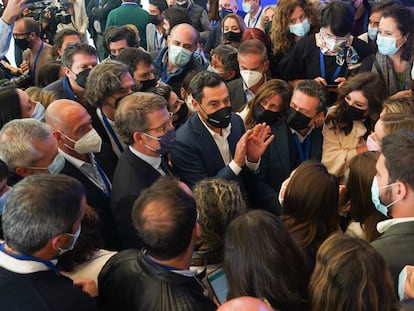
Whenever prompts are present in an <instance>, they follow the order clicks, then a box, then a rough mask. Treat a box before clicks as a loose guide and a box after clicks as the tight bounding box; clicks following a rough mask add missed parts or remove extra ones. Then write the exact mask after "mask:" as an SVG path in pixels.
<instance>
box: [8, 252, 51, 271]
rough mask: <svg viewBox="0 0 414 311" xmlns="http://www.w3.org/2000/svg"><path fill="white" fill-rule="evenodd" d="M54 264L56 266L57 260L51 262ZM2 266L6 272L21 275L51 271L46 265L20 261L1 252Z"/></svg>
mask: <svg viewBox="0 0 414 311" xmlns="http://www.w3.org/2000/svg"><path fill="white" fill-rule="evenodd" d="M51 262H52V263H53V264H56V262H57V260H56V259H54V260H51ZM0 266H1V267H3V268H4V269H6V270H9V271H11V272H14V273H19V274H28V273H34V272H39V271H48V270H50V269H49V267H47V266H46V265H45V264H43V263H41V262H37V261H31V260H20V259H17V258H14V257H12V256H9V255H8V254H7V253H3V252H0Z"/></svg>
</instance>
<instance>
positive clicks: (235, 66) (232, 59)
mask: <svg viewBox="0 0 414 311" xmlns="http://www.w3.org/2000/svg"><path fill="white" fill-rule="evenodd" d="M213 55H217V57H218V59H219V60H220V61H221V62H222V63H223V67H224V70H226V71H233V70H234V71H236V76H237V75H238V73H239V62H238V61H237V49H236V48H234V47H232V46H231V45H230V44H220V45H218V46H217V47H215V48H214V50H213Z"/></svg>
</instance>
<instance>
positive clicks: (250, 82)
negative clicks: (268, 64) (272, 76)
mask: <svg viewBox="0 0 414 311" xmlns="http://www.w3.org/2000/svg"><path fill="white" fill-rule="evenodd" d="M240 75H241V77H242V79H243V81H244V83H245V84H246V86H247V88H249V89H250V88H251V87H253V86H255V85H256V84H257V83H259V81H260V79H261V78H262V76H263V74H262V73H261V72H259V71H255V70H241V71H240Z"/></svg>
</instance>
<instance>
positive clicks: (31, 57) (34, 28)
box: [13, 17, 53, 85]
mask: <svg viewBox="0 0 414 311" xmlns="http://www.w3.org/2000/svg"><path fill="white" fill-rule="evenodd" d="M13 38H14V42H15V43H16V45H17V46H18V47H19V48H21V49H22V51H24V52H23V62H22V64H21V65H20V71H21V72H22V73H26V72H29V73H30V76H31V78H32V83H33V84H34V85H38V75H39V70H40V68H42V66H43V65H45V64H47V63H48V62H49V61H51V60H53V47H52V46H51V45H49V44H47V43H45V42H43V41H42V39H41V38H40V26H39V25H38V23H37V22H36V21H35V20H34V19H33V18H31V17H25V18H22V19H19V20H17V21H16V24H15V26H14V30H13Z"/></svg>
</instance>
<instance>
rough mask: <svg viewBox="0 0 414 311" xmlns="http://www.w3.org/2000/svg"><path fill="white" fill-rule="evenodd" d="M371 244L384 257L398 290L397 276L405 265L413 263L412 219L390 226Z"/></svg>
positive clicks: (413, 226)
mask: <svg viewBox="0 0 414 311" xmlns="http://www.w3.org/2000/svg"><path fill="white" fill-rule="evenodd" d="M371 245H372V246H373V247H374V248H375V249H376V250H377V251H378V252H379V253H380V254H381V255H382V257H384V259H385V261H386V263H387V264H388V266H389V268H390V270H391V274H392V277H393V279H394V289H395V292H396V293H397V292H398V276H399V274H400V272H401V270H402V268H404V266H405V265H413V264H414V221H409V222H404V223H399V224H395V225H393V226H391V227H390V228H389V229H388V230H387V231H385V232H384V234H383V235H382V236H380V237H379V238H378V239H377V240H376V241H374V242H372V243H371Z"/></svg>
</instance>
